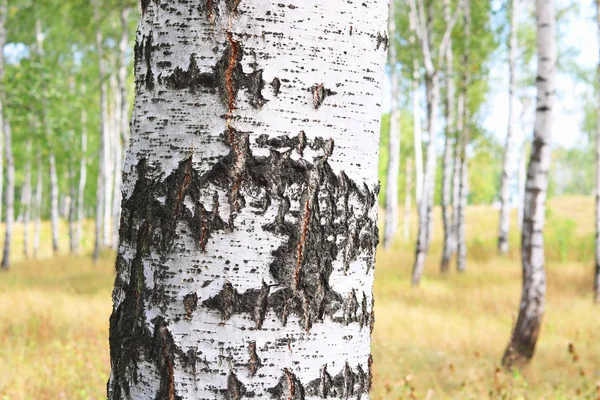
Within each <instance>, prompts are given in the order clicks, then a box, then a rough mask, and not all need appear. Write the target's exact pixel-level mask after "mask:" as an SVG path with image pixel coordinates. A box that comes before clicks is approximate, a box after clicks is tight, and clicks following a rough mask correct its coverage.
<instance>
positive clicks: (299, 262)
mask: <svg viewBox="0 0 600 400" xmlns="http://www.w3.org/2000/svg"><path fill="white" fill-rule="evenodd" d="M387 11H388V10H387V1H385V0H365V2H363V3H362V4H359V3H350V2H347V1H345V0H332V1H328V2H323V1H320V0H288V1H287V2H286V4H285V5H284V4H281V3H280V2H279V0H277V1H275V0H244V1H225V0H221V1H219V2H217V1H215V2H209V3H204V5H202V6H200V7H198V3H197V2H194V3H189V2H172V3H169V7H159V6H158V5H157V3H156V2H145V3H143V8H142V18H141V20H140V24H139V28H138V34H137V40H136V46H135V55H136V57H135V59H136V62H135V76H136V85H137V88H136V98H135V103H134V111H133V119H132V143H131V146H130V148H129V151H128V153H127V157H126V162H125V167H124V175H123V178H124V179H123V195H124V196H123V217H122V223H121V226H120V234H121V235H120V237H121V245H120V249H119V255H118V258H117V277H116V280H115V290H114V293H113V300H114V308H113V314H112V316H111V319H110V325H111V326H110V347H111V374H110V378H109V382H108V398H109V399H110V400H115V399H155V398H156V399H181V400H186V399H199V398H204V399H242V398H250V397H253V398H257V399H267V398H278V399H279V398H281V399H295V400H300V399H307V400H308V399H326V398H331V397H339V398H363V399H366V398H368V391H369V387H370V385H371V379H372V374H371V365H372V358H371V356H370V332H371V328H372V324H373V300H372V283H373V262H374V255H375V247H376V244H377V240H378V239H377V238H378V233H377V225H376V224H377V191H378V189H377V188H378V184H377V155H378V154H377V153H378V138H379V123H380V113H381V107H380V105H379V104H380V98H381V97H380V96H381V82H382V78H383V64H384V62H385V48H386V46H387V40H388V39H387V37H386V33H385V32H386V24H387ZM298 18H300V19H301V20H300V21H299V20H298ZM293 65H299V66H300V65H301V66H302V67H303V68H290V66H293Z"/></svg>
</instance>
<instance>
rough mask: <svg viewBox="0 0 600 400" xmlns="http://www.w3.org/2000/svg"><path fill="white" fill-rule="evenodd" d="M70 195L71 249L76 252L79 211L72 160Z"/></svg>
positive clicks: (70, 163)
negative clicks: (76, 221) (76, 216)
mask: <svg viewBox="0 0 600 400" xmlns="http://www.w3.org/2000/svg"><path fill="white" fill-rule="evenodd" d="M69 167H70V168H69V197H70V198H71V201H69V213H68V214H69V215H68V218H69V250H70V251H71V253H73V254H75V253H76V252H77V242H76V239H77V237H76V232H75V230H76V228H75V214H76V213H77V204H76V201H75V199H76V198H77V187H76V185H75V164H74V163H73V162H72V161H70V162H69Z"/></svg>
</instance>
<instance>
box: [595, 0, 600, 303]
mask: <svg viewBox="0 0 600 400" xmlns="http://www.w3.org/2000/svg"><path fill="white" fill-rule="evenodd" d="M596 23H597V25H598V26H597V33H596V34H597V36H598V40H599V42H598V43H600V0H596ZM596 75H597V79H598V81H599V82H600V58H598V68H597V72H596ZM596 90H597V93H596V98H597V99H599V100H600V86H597V88H596ZM597 116H598V118H597V121H598V122H597V125H596V243H595V244H596V252H595V256H596V257H595V261H596V270H595V273H594V301H595V302H596V303H600V102H599V103H598V110H597Z"/></svg>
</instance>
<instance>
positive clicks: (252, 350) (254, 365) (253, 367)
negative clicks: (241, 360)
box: [248, 341, 262, 376]
mask: <svg viewBox="0 0 600 400" xmlns="http://www.w3.org/2000/svg"><path fill="white" fill-rule="evenodd" d="M248 355H249V356H250V359H249V360H248V370H249V371H250V376H254V375H256V371H258V369H259V368H260V367H261V366H262V362H261V361H260V357H259V356H258V353H257V352H256V342H255V341H252V342H249V343H248Z"/></svg>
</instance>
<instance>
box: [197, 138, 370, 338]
mask: <svg viewBox="0 0 600 400" xmlns="http://www.w3.org/2000/svg"><path fill="white" fill-rule="evenodd" d="M256 145H257V146H258V147H262V148H267V149H269V150H270V155H269V156H253V155H252V152H251V151H250V150H249V149H248V150H247V152H248V157H247V158H246V163H245V166H244V169H243V172H242V173H243V175H242V176H241V177H242V182H244V184H245V185H248V187H249V188H250V189H253V192H254V193H257V192H258V193H262V194H260V195H259V196H262V198H254V201H253V202H251V204H250V206H253V205H254V206H255V207H256V206H257V205H258V204H271V203H272V202H274V201H277V202H279V211H278V215H277V216H276V217H275V219H274V221H272V222H270V223H267V224H266V225H264V226H263V229H264V230H265V231H267V232H271V233H273V234H276V235H281V236H284V237H286V238H287V240H286V241H285V242H284V244H282V245H281V246H280V247H279V248H277V249H276V250H274V251H273V256H274V259H273V261H272V262H271V264H270V265H269V270H270V273H271V276H272V277H273V278H274V280H275V281H276V285H273V287H269V286H268V285H266V284H264V282H263V286H262V288H258V289H250V290H248V291H246V292H244V293H239V292H238V291H237V290H236V289H235V288H234V287H233V285H232V284H231V283H229V282H226V283H225V284H224V285H223V288H222V289H221V291H220V292H219V293H217V294H216V295H215V296H213V297H212V298H210V299H208V300H206V301H204V303H203V306H205V307H207V308H209V309H211V310H215V311H219V313H220V314H221V318H222V319H223V320H224V321H226V320H228V319H229V318H231V316H233V315H239V314H249V315H250V316H251V317H252V319H253V321H254V322H255V327H256V329H261V327H262V324H263V321H264V318H265V315H266V312H267V310H269V309H271V310H272V311H273V312H274V313H275V314H276V315H277V317H278V318H279V319H280V321H281V322H282V323H283V324H286V323H287V318H288V316H289V315H296V316H298V317H300V323H301V325H302V326H303V327H304V328H305V329H306V330H310V328H311V327H312V325H313V323H314V322H316V321H322V320H323V319H324V318H325V317H326V316H329V317H332V318H333V317H334V314H336V312H337V311H338V310H345V309H348V310H349V311H348V312H346V313H345V315H342V316H338V317H335V318H336V321H337V322H340V323H352V322H358V323H360V325H361V327H362V326H366V325H369V326H370V325H371V319H372V315H371V313H369V312H366V308H367V305H366V299H364V300H363V302H362V304H361V307H359V306H358V300H357V298H356V294H354V298H352V296H351V297H349V298H345V299H344V298H343V297H342V296H341V295H340V294H338V293H336V292H335V291H333V290H332V289H331V287H330V286H329V278H330V276H331V274H332V272H333V267H332V264H333V262H334V261H335V260H336V259H337V258H338V257H340V256H341V257H342V261H343V265H344V270H345V271H346V270H347V269H348V268H349V265H350V263H351V262H352V261H354V260H356V259H357V258H358V256H359V255H361V254H366V255H367V256H368V257H374V253H373V249H374V248H375V247H376V245H377V242H378V232H377V227H376V221H374V220H373V219H372V218H371V216H370V215H369V213H370V211H371V210H372V208H373V207H374V206H375V202H376V199H377V197H376V190H374V191H373V190H369V188H368V187H367V186H366V185H364V186H363V187H362V188H360V187H359V186H358V185H356V184H355V183H354V182H353V181H352V180H350V179H349V178H348V177H347V176H346V175H345V174H344V173H343V172H342V173H341V174H340V175H339V176H338V175H336V174H335V173H334V172H333V171H332V169H331V167H330V165H329V163H328V162H327V159H328V157H329V155H330V154H331V152H332V151H333V143H332V141H330V140H324V139H322V138H316V139H314V140H313V141H312V142H310V143H307V141H306V136H305V134H304V132H301V133H300V134H299V135H298V136H296V137H289V136H281V137H278V138H268V137H267V136H266V135H261V136H259V137H258V139H257V140H256ZM305 146H308V147H310V148H311V149H313V150H315V151H320V152H322V153H323V155H321V156H318V157H316V158H315V159H314V162H313V163H310V162H308V161H307V160H305V159H300V160H294V159H293V158H291V154H292V152H293V151H294V150H296V151H298V152H300V150H302V151H303V149H304V148H305ZM286 148H287V150H286ZM294 186H296V187H298V186H299V187H300V192H299V193H298V194H297V197H298V198H297V199H296V200H299V203H300V204H301V207H302V209H301V210H295V211H290V199H289V198H288V197H287V194H286V193H287V192H289V189H290V188H292V187H294ZM257 189H263V190H257ZM353 203H357V204H359V205H360V207H361V208H360V209H354V206H353V205H352V204H353ZM261 211H262V210H261ZM288 214H290V215H291V216H292V217H295V219H296V223H292V222H289V221H288V220H286V218H285V217H286V215H288ZM365 272H367V271H365ZM363 297H366V296H365V295H364V294H363ZM349 304H355V305H356V307H354V306H349ZM355 308H356V310H355ZM358 309H360V310H361V312H360V313H359V312H358ZM343 314H344V313H343Z"/></svg>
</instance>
